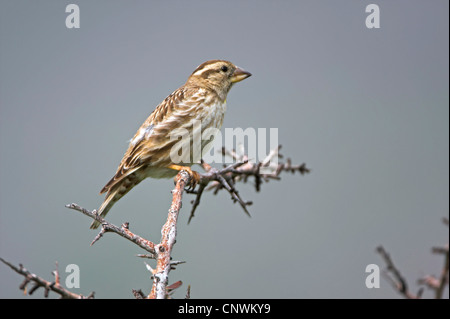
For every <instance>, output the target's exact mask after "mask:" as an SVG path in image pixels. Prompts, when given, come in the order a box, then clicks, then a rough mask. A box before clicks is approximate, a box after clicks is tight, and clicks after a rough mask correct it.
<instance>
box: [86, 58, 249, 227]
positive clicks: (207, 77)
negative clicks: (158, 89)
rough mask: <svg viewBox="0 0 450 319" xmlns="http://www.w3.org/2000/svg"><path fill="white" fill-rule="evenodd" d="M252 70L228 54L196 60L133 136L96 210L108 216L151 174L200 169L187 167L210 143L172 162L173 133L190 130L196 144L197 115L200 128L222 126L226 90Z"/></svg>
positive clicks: (156, 176)
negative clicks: (230, 59) (184, 78)
mask: <svg viewBox="0 0 450 319" xmlns="http://www.w3.org/2000/svg"><path fill="white" fill-rule="evenodd" d="M250 75H251V74H250V73H249V72H246V71H244V70H242V69H241V68H239V67H237V66H235V65H234V64H233V63H231V62H228V61H224V60H211V61H207V62H205V63H203V64H201V65H200V66H198V67H197V69H195V71H194V72H193V73H192V74H191V75H190V77H189V78H188V80H187V81H186V83H185V84H184V85H183V86H181V87H180V88H179V89H177V90H176V91H174V92H173V93H172V94H170V95H169V96H168V97H166V98H165V99H164V101H162V102H161V104H159V105H158V106H157V107H156V109H155V110H154V111H153V112H152V114H150V116H149V117H148V118H147V120H146V121H145V122H144V124H142V126H141V127H140V128H139V130H138V131H137V132H136V134H135V135H134V137H133V138H132V139H131V140H130V145H129V147H128V150H127V151H126V153H125V155H124V157H123V159H122V162H121V163H120V165H119V167H118V169H117V172H116V174H115V175H114V177H113V178H112V179H111V180H110V181H109V182H108V183H107V184H106V185H105V186H104V187H103V189H102V190H101V192H100V194H103V193H106V197H105V200H104V201H103V203H102V205H101V206H100V208H99V210H98V214H100V215H101V216H102V217H104V216H105V215H106V214H107V213H108V211H109V210H110V209H111V207H112V206H113V205H114V203H116V202H117V201H118V200H119V199H120V198H122V197H123V196H124V195H125V194H126V193H128V192H129V191H130V190H131V189H132V188H133V187H134V186H136V185H137V184H139V183H140V182H141V181H142V180H144V179H145V178H147V177H152V178H170V177H173V176H175V175H176V174H177V173H178V170H179V169H183V168H184V169H186V170H188V171H189V172H191V173H192V174H193V177H194V179H195V178H196V177H197V176H198V175H197V173H195V172H192V171H191V170H190V168H189V167H190V166H191V165H193V164H194V163H196V162H198V161H199V160H200V158H201V156H202V154H204V153H205V152H206V151H208V146H211V145H212V143H209V141H208V143H204V141H202V143H201V152H200V154H197V153H195V152H194V147H191V148H190V151H191V154H190V159H191V161H190V162H188V163H182V164H180V163H174V162H173V161H172V160H171V156H170V151H171V150H172V148H173V147H174V146H175V144H177V142H178V140H177V139H171V138H170V134H173V133H174V132H177V130H181V129H185V130H187V131H188V132H189V137H190V143H191V146H192V139H193V135H195V133H193V127H194V126H193V125H192V123H193V120H197V121H200V123H201V132H203V131H204V130H205V129H206V128H209V127H214V128H217V129H220V128H221V126H222V122H223V117H224V115H225V110H226V97H227V94H228V92H229V91H230V89H231V87H232V85H233V83H236V82H239V81H242V80H243V79H245V78H247V77H249V76H250ZM175 136H177V135H175ZM99 225H100V223H99V222H97V221H94V222H93V223H92V224H91V228H93V229H95V228H97V227H98V226H99Z"/></svg>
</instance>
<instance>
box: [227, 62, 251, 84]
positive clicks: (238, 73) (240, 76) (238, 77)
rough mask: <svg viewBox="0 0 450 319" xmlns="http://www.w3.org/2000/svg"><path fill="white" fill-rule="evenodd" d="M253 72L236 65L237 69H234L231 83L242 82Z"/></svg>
mask: <svg viewBox="0 0 450 319" xmlns="http://www.w3.org/2000/svg"><path fill="white" fill-rule="evenodd" d="M251 75H252V74H251V73H250V72H247V71H245V70H244V69H241V68H240V67H238V66H237V67H236V70H234V73H233V75H232V76H231V83H236V82H240V81H242V80H244V79H246V78H248V77H249V76H251Z"/></svg>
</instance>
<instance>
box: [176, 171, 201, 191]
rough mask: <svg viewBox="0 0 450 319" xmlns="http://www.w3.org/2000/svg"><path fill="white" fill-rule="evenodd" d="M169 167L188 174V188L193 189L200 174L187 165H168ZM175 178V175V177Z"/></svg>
mask: <svg viewBox="0 0 450 319" xmlns="http://www.w3.org/2000/svg"><path fill="white" fill-rule="evenodd" d="M169 168H171V169H174V170H177V171H179V172H180V171H185V172H187V173H188V174H189V177H190V179H189V184H188V185H187V186H188V190H194V188H195V186H197V184H198V183H199V182H200V174H199V173H197V172H196V171H193V170H192V169H191V168H190V167H189V166H180V165H170V166H169ZM175 180H176V177H175Z"/></svg>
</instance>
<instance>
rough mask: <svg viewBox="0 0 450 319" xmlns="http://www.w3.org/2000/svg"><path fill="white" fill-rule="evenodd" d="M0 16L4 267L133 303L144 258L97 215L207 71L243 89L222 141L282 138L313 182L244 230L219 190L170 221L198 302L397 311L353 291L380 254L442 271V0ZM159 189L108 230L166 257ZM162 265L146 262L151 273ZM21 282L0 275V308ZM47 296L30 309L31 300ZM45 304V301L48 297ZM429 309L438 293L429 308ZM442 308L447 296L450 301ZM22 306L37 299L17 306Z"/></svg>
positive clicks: (119, 4)
mask: <svg viewBox="0 0 450 319" xmlns="http://www.w3.org/2000/svg"><path fill="white" fill-rule="evenodd" d="M373 2H374V1H277V2H275V1H239V2H238V1H227V2H225V1H221V2H219V1H165V2H163V1H131V2H126V1H76V2H75V3H77V4H78V5H79V6H80V10H81V28H80V29H78V30H75V29H70V30H69V29H67V28H66V26H65V18H66V15H67V14H66V13H65V7H66V5H67V4H69V3H72V2H68V1H1V2H0V3H1V6H0V106H1V107H0V256H1V257H3V258H5V259H7V260H9V261H11V262H13V263H15V264H18V263H23V264H24V265H25V266H26V267H27V268H28V269H30V270H31V271H33V272H35V273H37V274H39V275H40V276H42V277H44V278H47V279H51V278H52V277H51V274H50V272H51V271H52V270H53V269H54V262H55V261H58V262H59V265H60V272H61V273H62V276H63V277H62V278H63V279H65V276H66V274H65V273H64V269H65V266H66V265H68V264H72V263H74V264H77V265H78V266H79V267H80V269H81V288H80V289H74V291H75V292H78V293H82V294H88V293H89V292H91V291H92V290H94V291H96V296H97V297H98V298H132V295H131V289H132V288H135V289H143V291H144V292H145V293H148V292H149V289H150V286H151V281H150V280H149V273H148V272H147V270H146V269H145V267H144V263H143V260H142V259H138V258H136V257H134V255H135V254H137V253H142V251H141V250H139V249H138V248H137V247H135V246H134V245H132V244H131V243H128V242H127V241H125V240H123V239H121V238H119V237H118V236H116V235H112V234H107V235H106V236H105V237H104V238H103V239H102V240H100V241H99V242H98V243H96V244H95V245H94V246H93V247H90V246H89V243H90V242H91V240H92V239H93V238H94V236H95V235H96V234H97V232H94V231H91V230H89V227H88V226H89V224H90V222H91V221H90V219H88V218H87V217H85V216H83V215H81V214H80V213H77V212H74V211H70V210H68V209H66V208H64V205H65V204H67V203H71V202H76V203H78V204H80V205H82V206H84V207H86V208H89V209H94V208H97V207H98V206H99V205H100V203H101V201H102V199H103V197H102V196H99V195H98V192H99V190H100V189H101V187H102V186H103V185H104V184H105V183H106V182H107V181H108V180H109V178H110V177H111V176H112V175H113V173H114V172H115V170H116V168H117V165H118V164H119V162H120V160H121V158H122V155H123V153H124V152H125V150H126V147H127V141H128V139H130V138H131V137H132V136H133V134H134V133H135V132H136V130H137V128H138V127H139V126H140V125H141V123H142V122H143V121H144V120H145V119H146V117H147V116H148V115H149V114H150V112H151V111H152V110H153V109H154V107H155V106H156V105H157V104H158V103H159V102H160V101H161V100H162V99H163V98H165V97H166V96H167V95H168V94H170V93H171V92H172V91H173V90H175V89H176V88H177V87H179V86H180V85H182V84H183V83H184V82H185V80H186V79H187V77H188V75H189V74H190V73H191V72H192V71H193V70H194V69H195V67H196V66H198V65H199V64H200V63H202V62H204V61H206V60H209V59H217V58H222V59H228V60H230V61H232V62H234V63H236V64H237V65H239V66H241V67H243V68H245V69H247V70H248V71H250V72H252V73H253V76H252V77H251V78H249V79H248V80H246V81H244V82H242V83H239V84H238V85H236V86H235V87H234V88H233V89H232V91H231V92H230V94H229V97H228V112H227V115H226V117H225V122H224V127H230V128H234V127H243V128H247V127H254V128H270V127H276V128H279V141H280V143H281V144H283V149H282V150H283V153H284V154H285V155H287V156H289V157H291V158H292V159H293V161H294V162H295V163H302V162H306V163H307V165H308V167H310V168H311V169H312V172H311V174H309V175H307V176H304V177H301V176H292V175H285V176H283V179H282V181H281V182H271V183H269V184H267V185H264V186H263V188H262V192H261V193H255V192H254V190H253V187H252V186H251V185H240V186H239V189H240V192H241V195H242V196H243V197H244V198H245V199H247V200H253V202H254V205H253V206H252V207H251V208H250V211H251V213H252V218H248V217H246V216H245V214H244V213H243V212H242V211H241V209H240V208H239V207H238V206H237V205H233V204H232V203H231V201H230V200H229V196H228V195H227V194H225V193H222V194H219V195H218V196H213V195H212V194H205V195H204V197H203V201H202V204H201V206H200V208H199V210H198V212H197V214H196V217H195V219H194V220H193V221H192V222H191V224H190V225H189V226H188V225H187V218H188V212H189V210H190V203H189V201H190V200H191V199H192V197H190V196H186V197H185V200H184V207H183V210H182V212H181V215H180V222H179V228H178V236H177V243H176V245H175V249H174V252H173V258H174V259H176V260H185V261H187V263H186V264H184V265H180V266H179V267H178V268H177V270H176V271H174V272H172V273H171V275H170V280H171V282H175V281H177V280H182V281H183V283H184V284H183V288H180V290H179V291H178V292H177V293H176V294H175V296H176V297H183V296H184V294H185V291H186V290H185V289H186V287H187V285H188V284H190V285H191V287H192V289H191V295H192V297H193V298H202V297H203V298H204V297H207V298H231V297H233V298H398V295H397V294H396V293H395V292H394V291H393V289H392V288H391V287H390V285H389V283H388V282H387V281H385V280H383V279H382V280H381V288H380V289H371V290H370V289H367V288H366V287H365V278H366V275H367V274H366V273H365V268H366V266H367V265H368V264H371V263H375V264H378V265H379V266H380V267H383V266H384V264H383V262H382V260H381V259H380V257H379V256H378V255H377V254H376V252H375V248H376V246H377V245H379V244H382V245H384V246H385V247H386V249H387V250H388V251H389V252H390V253H391V254H392V257H393V258H394V261H395V262H396V264H397V265H398V266H399V268H400V269H401V271H402V273H403V274H404V275H405V277H406V278H407V279H408V282H409V284H410V286H411V289H412V291H413V292H416V291H417V289H418V286H417V284H416V279H417V278H419V277H421V276H424V275H426V274H435V275H437V274H439V272H440V270H441V267H442V264H443V260H442V258H441V257H438V256H434V255H432V254H431V253H430V249H431V247H432V246H434V245H442V244H444V243H446V242H447V241H448V228H446V227H445V226H443V225H442V224H441V221H440V219H441V218H442V217H444V216H448V212H449V200H448V193H449V177H448V176H449V165H448V163H449V135H448V133H449V132H448V131H449V107H448V104H449V90H448V85H449V72H448V68H449V64H448V57H449V51H448V45H449V43H448V36H449V34H448V24H449V16H448V9H449V8H448V6H449V4H448V1H445V0H434V1H379V0H378V1H375V2H374V3H377V4H378V5H379V6H380V9H381V28H380V29H378V30H373V29H372V30H369V29H367V28H366V27H365V23H364V22H365V18H366V16H367V13H365V7H366V5H368V4H370V3H373ZM172 187H173V182H172V181H171V180H147V181H145V182H143V183H142V184H140V185H139V186H138V187H137V188H136V189H134V190H133V191H132V192H130V193H129V194H128V195H127V196H126V197H124V198H123V199H122V200H121V201H119V202H118V203H117V204H116V205H115V207H114V208H113V209H112V211H111V212H110V214H109V215H108V219H109V221H111V222H113V223H115V224H117V225H120V224H121V223H122V222H124V221H129V222H130V224H131V229H132V230H133V231H135V232H136V233H138V234H140V235H142V236H144V237H147V238H148V239H150V240H153V241H159V239H160V229H161V226H162V224H163V223H164V221H165V218H166V217H167V210H168V207H169V203H170V198H171V197H170V196H171V195H170V190H171V189H172ZM150 263H151V264H152V265H153V266H154V262H152V261H150ZM21 281H22V278H21V277H20V276H19V275H17V274H15V273H13V272H12V271H11V270H9V269H8V268H6V267H5V266H4V265H0V297H2V298H21V297H22V296H23V294H22V292H21V291H19V289H18V286H19V284H20V283H21ZM42 296H43V295H42V291H38V292H36V297H42ZM53 296H54V295H53ZM425 296H427V297H430V296H431V293H430V292H426V294H425ZM446 297H447V298H448V289H447V292H446ZM24 298H29V297H28V296H26V297H24Z"/></svg>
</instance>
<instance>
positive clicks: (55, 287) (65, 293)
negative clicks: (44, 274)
mask: <svg viewBox="0 0 450 319" xmlns="http://www.w3.org/2000/svg"><path fill="white" fill-rule="evenodd" d="M0 261H1V262H3V263H4V264H5V265H7V266H9V267H10V268H11V269H12V270H14V271H15V272H17V273H18V274H20V275H22V276H24V277H25V280H24V281H23V282H22V284H21V285H20V287H19V288H20V289H21V290H23V291H24V292H25V293H26V291H27V286H28V284H29V283H30V282H33V283H34V285H33V287H32V288H31V289H30V290H29V291H28V294H30V295H31V294H33V293H34V292H35V291H36V290H37V289H38V288H41V287H42V288H44V296H45V298H47V297H48V294H49V291H53V292H55V293H57V294H58V295H60V296H61V298H64V299H93V298H94V292H91V293H90V294H89V295H88V296H87V297H85V296H83V295H81V294H80V295H79V294H76V293H73V292H71V291H69V290H67V289H65V288H63V287H62V286H61V285H60V282H59V274H58V270H56V271H54V272H53V274H54V276H55V281H53V282H50V281H47V280H45V279H42V278H41V277H38V276H36V275H35V274H33V273H31V272H29V271H28V270H27V269H25V268H24V267H23V266H22V264H19V267H16V266H14V265H13V264H11V263H9V262H7V261H6V260H4V259H3V258H0Z"/></svg>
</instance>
